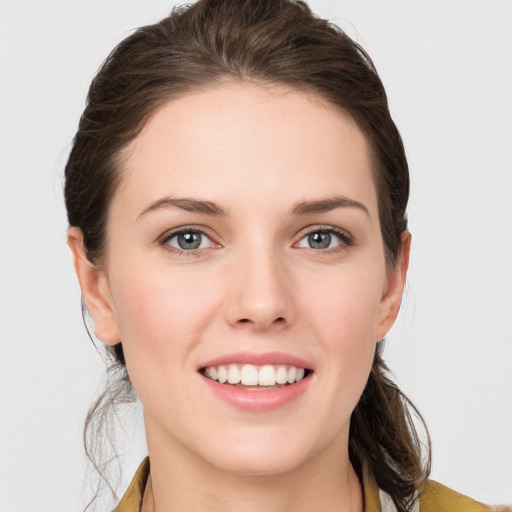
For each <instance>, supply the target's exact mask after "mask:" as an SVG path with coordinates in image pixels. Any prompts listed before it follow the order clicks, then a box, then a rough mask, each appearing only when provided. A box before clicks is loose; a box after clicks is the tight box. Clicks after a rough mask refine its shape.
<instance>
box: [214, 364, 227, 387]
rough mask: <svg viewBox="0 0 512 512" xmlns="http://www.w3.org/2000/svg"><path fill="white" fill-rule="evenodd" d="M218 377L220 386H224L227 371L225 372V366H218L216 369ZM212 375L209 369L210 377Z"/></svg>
mask: <svg viewBox="0 0 512 512" xmlns="http://www.w3.org/2000/svg"><path fill="white" fill-rule="evenodd" d="M217 371H218V375H219V382H220V383H221V384H224V383H225V382H227V380H228V371H227V370H226V367H225V366H219V368H218V370H217ZM211 373H212V370H211V368H210V375H211Z"/></svg>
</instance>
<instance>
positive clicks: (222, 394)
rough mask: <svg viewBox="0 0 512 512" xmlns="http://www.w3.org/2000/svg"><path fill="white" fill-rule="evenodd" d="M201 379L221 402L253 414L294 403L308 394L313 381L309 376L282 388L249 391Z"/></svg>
mask: <svg viewBox="0 0 512 512" xmlns="http://www.w3.org/2000/svg"><path fill="white" fill-rule="evenodd" d="M201 378H202V379H203V381H204V382H205V384H206V385H207V386H208V387H209V388H210V389H211V391H212V392H213V393H215V394H216V395H217V396H218V397H219V398H220V399H221V400H223V401H224V402H226V403H228V404H230V405H232V406H233V407H236V408H238V409H242V410H244V411H251V412H267V411H274V410H276V409H279V408H281V407H284V406H285V405H288V404H290V403H291V402H294V401H295V400H297V399H298V398H299V397H300V396H302V395H303V394H304V393H305V392H306V390H307V388H308V386H309V384H310V381H311V375H308V376H307V377H305V378H304V379H302V380H301V381H300V382H297V383H295V384H289V385H288V386H284V387H282V388H277V389H269V390H264V389H263V390H248V389H240V388H237V387H236V386H231V385H229V384H220V383H219V382H216V381H214V380H212V379H209V378H207V377H204V376H203V375H201Z"/></svg>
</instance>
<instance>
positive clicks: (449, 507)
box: [114, 458, 512, 512]
mask: <svg viewBox="0 0 512 512" xmlns="http://www.w3.org/2000/svg"><path fill="white" fill-rule="evenodd" d="M148 476H149V459H148V458H146V459H144V461H143V462H142V464H141V465H140V466H139V469H138V470H137V473H135V476H134V478H133V480H132V482H131V484H130V486H129V487H128V489H127V491H126V493H125V494H124V496H123V499H122V500H121V502H120V503H119V505H118V506H117V508H116V509H115V511H114V512H140V507H141V503H142V496H143V494H144V488H145V487H146V482H147V479H148ZM363 491H364V503H365V506H364V512H396V509H395V507H394V505H393V503H392V501H391V499H390V497H389V496H388V495H387V494H386V493H384V492H383V491H381V490H379V488H378V487H377V484H376V483H375V480H373V478H371V477H366V478H365V479H364V482H363ZM418 494H419V497H420V499H419V501H418V502H417V503H416V505H415V506H414V508H413V509H412V510H411V512H485V511H490V510H493V511H499V512H512V508H511V507H489V506H487V505H484V504H482V503H478V502H477V501H474V500H472V499H471V498H468V497H467V496H463V495H462V494H459V493H458V492H455V491H452V490H451V489H448V487H445V486H444V485H441V484H439V483H437V482H434V481H432V480H428V481H427V482H425V483H424V484H423V485H422V486H421V488H420V490H419V493H418Z"/></svg>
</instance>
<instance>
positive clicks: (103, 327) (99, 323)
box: [68, 227, 121, 345]
mask: <svg viewBox="0 0 512 512" xmlns="http://www.w3.org/2000/svg"><path fill="white" fill-rule="evenodd" d="M68 245H69V248H70V249H71V252H72V254H73V264H74V267H75V272H76V275H77V277H78V281H79V282H80V288H81V289H82V296H83V298H84V300H85V303H86V304H87V309H88V310H89V313H90V315H91V318H92V320H93V322H94V333H95V334H96V337H97V338H99V339H100V340H101V341H103V343H106V344H107V345H115V344H117V343H119V341H121V336H120V333H119V327H118V324H117V318H116V314H115V310H114V307H113V301H112V296H111V293H110V285H109V282H108V279H107V276H106V274H105V272H104V271H103V270H101V269H100V268H98V267H97V266H95V265H94V264H93V263H91V262H90V261H89V260H88V259H87V255H86V253H85V248H84V237H83V234H82V230H81V229H80V228H77V227H70V228H69V229H68Z"/></svg>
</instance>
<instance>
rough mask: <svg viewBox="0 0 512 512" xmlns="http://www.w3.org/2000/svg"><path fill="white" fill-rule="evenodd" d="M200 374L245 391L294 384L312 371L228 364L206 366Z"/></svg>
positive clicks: (289, 367)
mask: <svg viewBox="0 0 512 512" xmlns="http://www.w3.org/2000/svg"><path fill="white" fill-rule="evenodd" d="M200 372H201V374H202V375H203V376H204V377H206V378H208V379H210V380H213V381H215V382H219V383H220V384H227V385H231V386H235V387H237V388H240V389H247V390H255V391H257V390H271V389H279V388H282V387H285V386H290V385H292V384H296V383H298V382H300V381H301V380H303V379H305V378H306V377H308V376H309V375H310V374H311V373H312V370H309V369H307V368H300V367H297V366H291V365H285V364H276V365H273V364H266V365H262V366H256V365H252V364H229V365H222V364H221V365H218V366H208V367H205V368H202V369H201V370H200Z"/></svg>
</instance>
